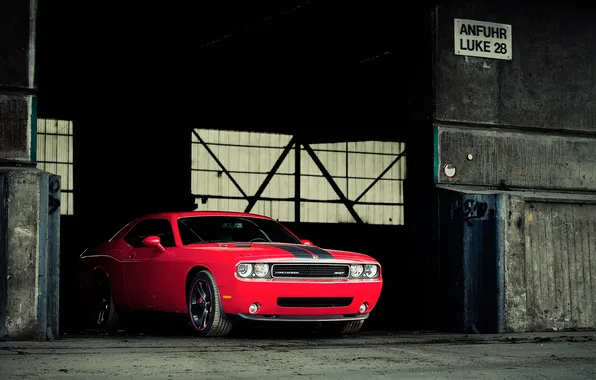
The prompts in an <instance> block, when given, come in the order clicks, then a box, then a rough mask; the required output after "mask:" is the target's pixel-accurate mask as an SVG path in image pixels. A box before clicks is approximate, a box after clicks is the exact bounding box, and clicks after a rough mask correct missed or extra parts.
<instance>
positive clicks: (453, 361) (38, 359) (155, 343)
mask: <svg viewBox="0 0 596 380" xmlns="http://www.w3.org/2000/svg"><path fill="white" fill-rule="evenodd" d="M0 348H1V349H0V369H1V371H2V375H1V377H2V379H4V380H11V379H23V378H25V379H42V378H43V379H69V380H75V379H76V380H82V379H93V380H95V379H107V378H110V379H119V380H120V379H140V378H143V379H196V378H202V379H281V378H283V379H328V380H335V379H337V380H340V379H341V380H345V379H367V380H371V379H397V378H399V379H458V380H465V379H595V378H596V359H595V358H596V334H595V333H568V334H546V333H545V334H517V335H474V336H464V335H446V334H440V335H438V334H437V335H431V334H389V333H372V332H368V333H362V334H358V335H355V336H353V337H344V338H337V339H320V338H316V337H307V338H305V339H298V338H295V339H287V338H280V339H275V338H268V339H257V338H255V337H251V338H235V339H196V338H192V337H173V338H172V337H160V336H133V337H126V336H109V337H106V336H103V337H102V336H91V337H66V338H65V339H62V340H59V341H53V342H42V343H34V342H3V343H0Z"/></svg>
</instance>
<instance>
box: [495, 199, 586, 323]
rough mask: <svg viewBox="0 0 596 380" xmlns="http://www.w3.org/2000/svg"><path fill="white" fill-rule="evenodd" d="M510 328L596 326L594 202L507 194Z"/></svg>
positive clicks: (506, 250)
mask: <svg viewBox="0 0 596 380" xmlns="http://www.w3.org/2000/svg"><path fill="white" fill-rule="evenodd" d="M507 203H508V204H507V208H508V210H509V211H510V212H511V214H510V215H511V217H510V218H509V220H507V227H506V234H505V242H506V243H505V261H506V271H505V283H506V284H507V293H506V309H507V322H506V323H507V329H508V330H509V331H528V330H530V331H547V330H554V331H556V330H565V329H593V328H595V327H596V286H594V283H596V201H592V202H590V203H588V202H587V201H586V200H583V201H582V200H573V201H571V202H569V201H564V200H563V201H562V200H561V199H559V200H556V199H545V198H529V199H528V198H524V197H516V196H513V197H509V199H508V201H507Z"/></svg>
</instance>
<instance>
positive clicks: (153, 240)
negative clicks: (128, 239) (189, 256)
mask: <svg viewBox="0 0 596 380" xmlns="http://www.w3.org/2000/svg"><path fill="white" fill-rule="evenodd" d="M143 245H144V246H145V247H155V248H157V249H159V252H160V253H164V252H165V251H166V249H165V248H164V246H163V245H161V239H160V238H159V236H147V237H146V238H144V239H143Z"/></svg>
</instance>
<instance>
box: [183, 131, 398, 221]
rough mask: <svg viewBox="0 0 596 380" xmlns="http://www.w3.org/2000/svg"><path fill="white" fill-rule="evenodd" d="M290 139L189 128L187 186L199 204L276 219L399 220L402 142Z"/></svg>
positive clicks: (213, 208)
mask: <svg viewBox="0 0 596 380" xmlns="http://www.w3.org/2000/svg"><path fill="white" fill-rule="evenodd" d="M293 141H294V140H293V138H292V136H291V135H283V134H273V133H255V132H238V131H221V130H210V129H195V130H194V131H193V132H192V174H191V175H192V179H191V181H192V182H191V186H192V192H193V194H194V196H195V197H196V198H197V205H198V209H199V210H217V211H251V212H255V213H257V214H262V215H267V216H270V217H273V218H276V219H278V220H280V221H282V222H313V223H354V222H358V221H360V222H363V223H368V224H390V225H402V224H404V214H403V181H404V180H405V178H406V163H405V159H406V158H405V144H403V143H400V142H383V141H362V142H341V143H332V144H295V143H294V142H293ZM297 157H299V159H297ZM272 169H276V170H275V171H274V173H275V174H274V175H273V176H272V177H271V178H270V180H269V181H267V177H268V176H269V174H270V173H271V172H272ZM297 182H298V186H296V183H297ZM255 201H256V202H255Z"/></svg>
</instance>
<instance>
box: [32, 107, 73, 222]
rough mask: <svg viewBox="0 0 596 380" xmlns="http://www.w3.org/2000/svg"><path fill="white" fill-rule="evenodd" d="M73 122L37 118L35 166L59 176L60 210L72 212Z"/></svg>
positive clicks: (70, 213) (67, 213) (64, 213)
mask: <svg viewBox="0 0 596 380" xmlns="http://www.w3.org/2000/svg"><path fill="white" fill-rule="evenodd" d="M72 149H73V123H72V121H68V120H56V119H37V148H36V152H37V153H36V156H37V157H36V161H37V168H38V169H40V170H44V171H47V172H50V173H52V174H56V175H59V176H60V192H61V200H60V211H61V214H62V215H72V214H73V211H74V210H73V159H72V157H73V154H72Z"/></svg>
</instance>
